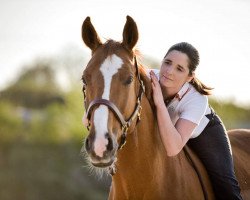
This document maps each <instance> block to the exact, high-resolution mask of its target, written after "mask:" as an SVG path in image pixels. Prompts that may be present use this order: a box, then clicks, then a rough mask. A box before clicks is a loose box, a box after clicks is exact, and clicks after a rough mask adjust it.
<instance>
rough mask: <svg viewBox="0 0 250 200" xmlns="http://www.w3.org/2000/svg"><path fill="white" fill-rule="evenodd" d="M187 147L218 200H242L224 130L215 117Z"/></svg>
mask: <svg viewBox="0 0 250 200" xmlns="http://www.w3.org/2000/svg"><path fill="white" fill-rule="evenodd" d="M188 145H189V146H190V147H191V148H192V149H193V150H194V151H195V152H196V154H197V155H198V157H199V158H200V159H201V161H202V162H203V164H204V166H205V168H206V169H207V172H208V175H209V177H210V179H211V182H212V186H213V189H214V192H215V197H216V199H218V200H221V199H225V200H230V199H232V200H237V199H242V197H241V195H240V188H239V184H238V181H237V179H236V176H235V173H234V165H233V159H232V154H231V146H230V142H229V139H228V136H227V133H226V130H225V128H224V126H223V124H222V122H221V120H220V119H219V117H217V116H216V115H214V116H213V118H212V119H211V120H210V123H209V124H208V125H207V127H206V128H205V129H204V131H203V132H202V133H201V134H200V135H199V136H198V137H197V138H194V139H190V140H189V142H188Z"/></svg>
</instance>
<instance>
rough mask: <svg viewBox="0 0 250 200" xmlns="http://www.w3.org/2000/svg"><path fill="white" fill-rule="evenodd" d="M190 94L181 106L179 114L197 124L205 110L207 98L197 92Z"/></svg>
mask: <svg viewBox="0 0 250 200" xmlns="http://www.w3.org/2000/svg"><path fill="white" fill-rule="evenodd" d="M191 95H192V96H190V95H189V99H188V100H187V101H186V102H185V103H184V104H183V105H182V106H181V108H180V113H179V116H180V118H182V119H186V120H189V121H191V122H193V123H195V124H197V125H198V124H199V123H200V121H201V119H202V118H203V117H204V115H205V112H206V110H207V107H208V98H207V96H205V95H201V94H200V93H198V92H197V93H193V94H191Z"/></svg>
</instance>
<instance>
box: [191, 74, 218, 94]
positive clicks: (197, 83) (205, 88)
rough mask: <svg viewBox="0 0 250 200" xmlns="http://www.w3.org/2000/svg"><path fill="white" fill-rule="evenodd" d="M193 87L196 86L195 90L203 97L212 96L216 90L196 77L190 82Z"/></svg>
mask: <svg viewBox="0 0 250 200" xmlns="http://www.w3.org/2000/svg"><path fill="white" fill-rule="evenodd" d="M190 84H191V85H193V86H194V88H195V89H196V90H197V91H198V92H199V93H200V94H203V95H211V94H212V90H213V89H214V88H211V87H208V86H206V85H205V84H203V83H202V82H201V81H200V80H199V79H197V78H196V77H194V78H193V80H192V81H191V82H190Z"/></svg>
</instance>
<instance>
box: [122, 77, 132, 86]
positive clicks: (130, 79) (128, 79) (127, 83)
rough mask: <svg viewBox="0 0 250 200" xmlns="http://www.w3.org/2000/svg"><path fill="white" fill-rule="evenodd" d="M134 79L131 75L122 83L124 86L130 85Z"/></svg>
mask: <svg viewBox="0 0 250 200" xmlns="http://www.w3.org/2000/svg"><path fill="white" fill-rule="evenodd" d="M133 79H134V77H133V76H132V75H131V76H129V77H128V78H127V80H126V81H125V82H124V84H125V85H129V84H130V83H132V81H133Z"/></svg>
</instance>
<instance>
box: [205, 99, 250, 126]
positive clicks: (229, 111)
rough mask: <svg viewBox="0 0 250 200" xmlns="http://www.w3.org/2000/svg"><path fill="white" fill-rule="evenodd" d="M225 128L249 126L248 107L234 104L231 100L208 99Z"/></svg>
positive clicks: (249, 111)
mask: <svg viewBox="0 0 250 200" xmlns="http://www.w3.org/2000/svg"><path fill="white" fill-rule="evenodd" d="M209 102H210V104H211V106H212V107H213V108H214V110H215V112H216V113H217V114H218V115H219V116H220V118H221V119H222V121H223V122H224V124H225V126H226V128H227V129H236V128H250V109H249V108H243V107H240V106H238V105H235V104H234V103H233V102H232V101H224V102H220V101H216V100H215V99H210V100H209Z"/></svg>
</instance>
